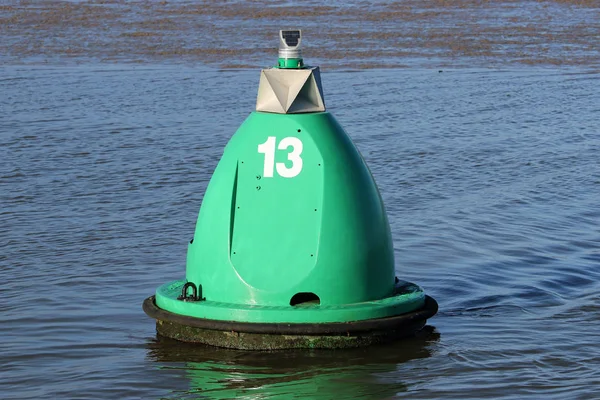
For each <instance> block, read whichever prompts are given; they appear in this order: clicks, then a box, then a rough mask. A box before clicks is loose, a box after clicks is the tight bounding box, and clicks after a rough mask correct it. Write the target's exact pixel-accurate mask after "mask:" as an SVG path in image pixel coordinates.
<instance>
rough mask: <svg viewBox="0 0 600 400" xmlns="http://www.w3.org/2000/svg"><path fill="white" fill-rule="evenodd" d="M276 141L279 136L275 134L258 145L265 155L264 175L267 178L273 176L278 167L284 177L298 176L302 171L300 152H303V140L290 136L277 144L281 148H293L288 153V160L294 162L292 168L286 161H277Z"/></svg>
mask: <svg viewBox="0 0 600 400" xmlns="http://www.w3.org/2000/svg"><path fill="white" fill-rule="evenodd" d="M276 141H277V138H276V137H275V136H269V137H268V138H267V141H266V142H264V143H263V144H259V145H258V152H259V153H262V154H264V155H265V165H264V169H263V176H264V177H265V178H272V177H273V170H274V169H277V173H278V174H279V176H281V177H283V178H293V177H295V176H297V175H298V174H299V173H300V172H301V171H302V158H300V154H302V141H300V139H298V138H297V137H293V136H289V137H286V138H283V139H281V141H280V142H279V145H278V146H277V149H279V150H287V148H288V147H291V148H292V151H290V152H289V153H288V160H289V161H291V162H292V166H291V167H290V168H288V167H287V166H286V165H285V163H279V162H278V163H275V142H276Z"/></svg>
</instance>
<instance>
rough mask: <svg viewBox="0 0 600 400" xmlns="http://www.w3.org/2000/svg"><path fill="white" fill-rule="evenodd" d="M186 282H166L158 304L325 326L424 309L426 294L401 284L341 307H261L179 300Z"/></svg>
mask: <svg viewBox="0 0 600 400" xmlns="http://www.w3.org/2000/svg"><path fill="white" fill-rule="evenodd" d="M185 283H186V281H185V280H178V281H173V282H169V283H166V284H164V285H162V286H160V287H159V288H158V290H157V291H156V305H157V306H158V307H160V308H162V309H163V310H168V311H170V312H172V313H175V314H180V315H187V316H190V317H197V318H205V319H214V320H226V321H244V322H256V323H285V322H288V323H326V322H350V321H363V320H368V319H374V318H384V317H389V316H393V315H400V314H405V313H408V312H411V311H414V310H417V309H420V308H422V307H423V305H424V303H425V293H424V292H423V289H421V288H420V287H419V286H417V285H415V284H413V283H409V282H399V283H398V284H397V285H396V288H395V291H394V293H393V294H392V295H391V296H389V297H386V298H383V299H381V300H372V301H365V302H362V303H353V304H342V305H329V306H328V305H323V304H321V305H318V304H307V305H304V306H300V307H299V306H290V305H281V306H262V305H251V304H240V303H237V304H236V303H228V302H219V301H210V300H204V301H195V302H187V301H181V300H177V297H178V296H179V295H180V294H181V289H182V287H183V285H184V284H185Z"/></svg>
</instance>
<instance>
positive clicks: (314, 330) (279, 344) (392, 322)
mask: <svg viewBox="0 0 600 400" xmlns="http://www.w3.org/2000/svg"><path fill="white" fill-rule="evenodd" d="M143 309H144V312H145V313H146V314H147V315H148V316H150V317H152V318H154V319H156V331H157V333H158V334H159V335H161V336H165V337H168V338H171V339H175V340H179V341H182V342H190V343H202V344H207V345H211V346H217V347H226V348H232V349H241V350H281V349H300V348H310V349H317V348H323V349H340V348H353V347H362V346H368V345H372V344H376V343H383V342H389V341H392V340H396V339H400V338H402V337H406V336H410V335H413V334H414V333H416V332H418V331H419V330H421V329H422V328H423V326H425V323H426V321H427V319H428V318H430V317H432V316H433V315H435V313H436V312H437V310H438V304H437V302H436V301H435V300H434V299H433V298H432V297H430V296H425V304H424V306H423V307H422V308H421V309H419V310H415V311H412V312H409V313H406V314H401V315H397V316H392V317H386V318H377V319H371V320H363V321H352V322H333V323H293V324H288V323H248V322H237V321H220V320H209V319H203V318H195V317H189V316H185V315H179V314H174V313H171V312H169V311H166V310H163V309H161V308H159V307H157V306H156V303H155V296H150V297H148V298H147V299H146V300H145V301H144V303H143Z"/></svg>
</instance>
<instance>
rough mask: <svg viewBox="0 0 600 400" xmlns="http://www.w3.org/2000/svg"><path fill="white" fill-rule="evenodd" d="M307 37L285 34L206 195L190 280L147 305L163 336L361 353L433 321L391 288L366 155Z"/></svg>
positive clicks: (386, 242) (163, 290)
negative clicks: (308, 59) (308, 57)
mask: <svg viewBox="0 0 600 400" xmlns="http://www.w3.org/2000/svg"><path fill="white" fill-rule="evenodd" d="M300 42H301V32H300V31H299V30H292V31H281V32H280V50H279V62H278V66H277V67H275V68H271V69H265V70H263V71H262V72H261V77H260V83H259V89H258V97H257V105H256V111H255V112H252V113H251V114H250V116H249V117H248V118H247V119H246V121H244V123H243V124H242V125H241V126H240V128H239V129H238V130H237V132H236V133H235V134H234V135H233V137H232V138H231V140H230V141H229V143H228V144H227V146H226V147H225V151H224V153H223V156H222V158H221V160H220V161H219V164H218V166H217V168H216V169H215V171H214V174H213V176H212V178H211V180H210V183H209V185H208V187H207V189H206V193H205V195H204V199H203V201H202V206H201V208H200V213H199V216H198V221H197V223H196V230H195V233H194V238H193V240H192V241H191V242H190V244H189V247H188V254H187V264H186V275H185V279H181V280H176V281H172V282H168V283H166V284H164V285H162V286H160V287H159V288H158V289H157V290H156V294H155V295H154V296H151V297H149V298H147V299H146V300H145V301H144V304H143V308H144V311H145V312H146V313H147V314H148V315H149V316H151V317H152V318H155V319H156V328H157V332H158V333H159V334H160V335H163V336H167V337H170V338H173V339H177V340H181V341H186V342H198V343H205V344H209V345H214V346H221V347H229V348H238V349H252V350H271V349H285V348H345V347H357V346H363V345H368V344H372V343H378V342H383V341H388V340H392V339H395V338H399V337H402V336H407V335H411V334H413V333H415V332H416V331H418V330H420V329H421V328H422V327H423V326H424V325H425V322H426V320H427V318H430V317H432V316H433V315H434V314H435V313H436V312H437V303H436V302H435V300H434V299H432V298H431V297H429V296H427V295H426V294H425V293H424V291H423V289H421V288H420V287H419V286H417V285H415V284H413V283H409V282H405V281H402V280H400V279H398V278H397V277H395V268H394V254H393V247H392V239H391V234H390V227H389V223H388V220H387V216H386V213H385V209H384V206H383V202H382V200H381V196H380V194H379V191H378V189H377V185H376V184H375V181H374V179H373V177H372V175H371V173H370V171H369V169H368V167H367V165H366V164H365V162H364V160H363V158H362V157H361V155H360V153H359V152H358V150H357V149H356V147H355V146H354V144H353V143H352V141H351V140H350V138H349V136H348V135H347V134H346V133H345V132H344V130H343V129H342V127H341V126H340V125H339V124H338V122H337V121H336V120H335V118H334V117H333V116H332V115H331V114H330V113H328V112H326V111H325V103H324V99H323V90H322V86H321V78H320V73H319V68H318V67H307V66H304V62H303V60H302V57H301V54H300V49H299V47H300Z"/></svg>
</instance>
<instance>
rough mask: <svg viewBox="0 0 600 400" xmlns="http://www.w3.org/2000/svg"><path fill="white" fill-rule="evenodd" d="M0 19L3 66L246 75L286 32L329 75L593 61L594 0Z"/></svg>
mask: <svg viewBox="0 0 600 400" xmlns="http://www.w3.org/2000/svg"><path fill="white" fill-rule="evenodd" d="M300 4H301V5H300ZM0 12H1V14H0V15H1V17H0V38H1V39H2V40H0V54H1V55H0V62H1V63H4V64H14V63H54V62H61V63H62V62H72V61H76V62H81V61H90V60H92V61H103V62H115V61H125V62H157V61H159V62H165V61H166V62H178V63H179V62H185V63H203V64H207V65H211V66H217V67H221V68H227V67H257V66H264V65H263V64H264V63H265V60H269V59H272V58H273V57H274V54H273V53H274V48H275V47H276V46H277V41H276V32H277V30H278V29H281V28H284V27H290V26H292V27H300V28H302V29H305V30H306V33H305V43H306V48H307V49H310V50H307V51H306V53H305V54H306V55H307V56H308V55H310V60H311V62H315V63H317V62H319V64H320V65H323V66H325V67H328V68H334V67H342V68H348V67H350V68H373V67H377V68H381V67H401V66H414V65H432V64H433V65H436V66H499V65H507V64H541V65H568V66H598V65H600V53H599V50H598V46H597V44H598V37H600V3H599V2H598V1H596V0H548V1H524V0H500V1H481V0H435V1H428V2H422V1H417V0H407V1H402V2H394V1H368V2H367V1H350V2H341V1H335V2H330V3H328V5H323V4H322V3H321V2H302V3H295V2H268V1H248V2H242V1H240V2H218V3H217V2H214V3H213V2H194V3H190V2H183V1H161V2H154V1H133V2H130V1H124V0H91V1H87V2H77V1H75V2H73V1H44V2H38V1H9V2H8V3H7V4H6V5H2V6H0Z"/></svg>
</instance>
